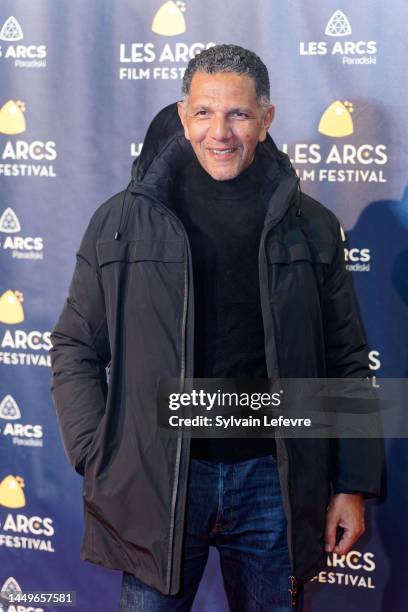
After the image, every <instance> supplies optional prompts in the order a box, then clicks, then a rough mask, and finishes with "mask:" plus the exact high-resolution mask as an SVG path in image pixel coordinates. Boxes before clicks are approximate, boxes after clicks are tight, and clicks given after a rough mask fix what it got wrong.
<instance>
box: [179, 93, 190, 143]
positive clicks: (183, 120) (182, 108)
mask: <svg viewBox="0 0 408 612" xmlns="http://www.w3.org/2000/svg"><path fill="white" fill-rule="evenodd" d="M177 111H178V115H179V117H180V121H181V123H182V125H183V128H184V136H185V137H186V138H187V140H190V138H189V135H188V127H187V110H186V102H185V101H184V100H181V101H180V102H177Z"/></svg>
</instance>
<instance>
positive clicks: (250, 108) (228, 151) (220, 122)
mask: <svg viewBox="0 0 408 612" xmlns="http://www.w3.org/2000/svg"><path fill="white" fill-rule="evenodd" d="M178 112H179V116H180V119H181V122H182V124H183V127H184V134H185V137H186V138H187V140H189V141H190V142H191V146H192V147H193V150H194V153H195V154H196V156H197V159H198V161H199V162H200V164H201V165H202V167H203V168H204V170H206V171H207V172H208V174H210V175H211V176H212V178H213V179H215V180H217V181H225V180H227V179H232V178H235V177H236V176H238V175H239V174H241V172H243V171H244V170H245V169H246V168H248V166H249V165H250V164H251V163H252V161H253V159H254V155H255V148H256V145H257V143H258V142H261V141H263V140H265V138H266V134H267V130H268V128H269V126H270V124H271V123H272V119H273V115H274V107H273V106H272V105H269V106H268V107H267V108H266V110H265V108H262V107H260V106H259V104H258V101H257V98H256V91H255V82H254V80H253V79H252V78H251V77H249V76H247V75H242V74H236V73H234V72H219V73H215V74H207V73H204V72H196V73H195V75H194V76H193V79H192V81H191V88H190V94H189V96H188V100H186V102H179V103H178Z"/></svg>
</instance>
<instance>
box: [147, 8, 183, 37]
mask: <svg viewBox="0 0 408 612" xmlns="http://www.w3.org/2000/svg"><path fill="white" fill-rule="evenodd" d="M185 10H186V8H185V4H184V2H182V1H181V0H177V1H176V2H173V0H168V2H165V3H164V4H163V5H162V6H161V7H160V8H159V10H158V11H157V12H156V14H155V16H154V18H153V22H152V32H154V33H155V34H161V35H162V36H178V35H179V34H183V33H184V32H185V31H186V20H185V19H184V15H183V13H184V11H185Z"/></svg>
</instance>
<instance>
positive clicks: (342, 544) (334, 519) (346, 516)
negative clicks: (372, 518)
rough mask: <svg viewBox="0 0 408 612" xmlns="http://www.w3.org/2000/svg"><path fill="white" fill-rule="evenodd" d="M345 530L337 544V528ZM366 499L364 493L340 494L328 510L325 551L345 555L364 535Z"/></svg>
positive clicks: (332, 501)
mask: <svg viewBox="0 0 408 612" xmlns="http://www.w3.org/2000/svg"><path fill="white" fill-rule="evenodd" d="M338 527H340V528H342V529H343V533H342V535H341V537H340V540H339V542H338V543H337V544H336V537H337V528H338ZM364 531H365V526H364V497H363V495H362V493H338V494H337V495H335V496H334V497H333V498H332V500H331V502H330V504H329V507H328V508H327V516H326V533H325V543H326V545H325V551H326V552H335V553H337V554H339V555H345V554H347V553H348V552H349V550H351V547H352V546H353V544H354V542H356V541H357V540H358V538H359V537H360V536H361V535H363V533H364Z"/></svg>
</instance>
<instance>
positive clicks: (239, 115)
mask: <svg viewBox="0 0 408 612" xmlns="http://www.w3.org/2000/svg"><path fill="white" fill-rule="evenodd" d="M233 116H234V117H237V118H238V119H248V114H247V113H244V112H243V111H236V112H235V113H233Z"/></svg>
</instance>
